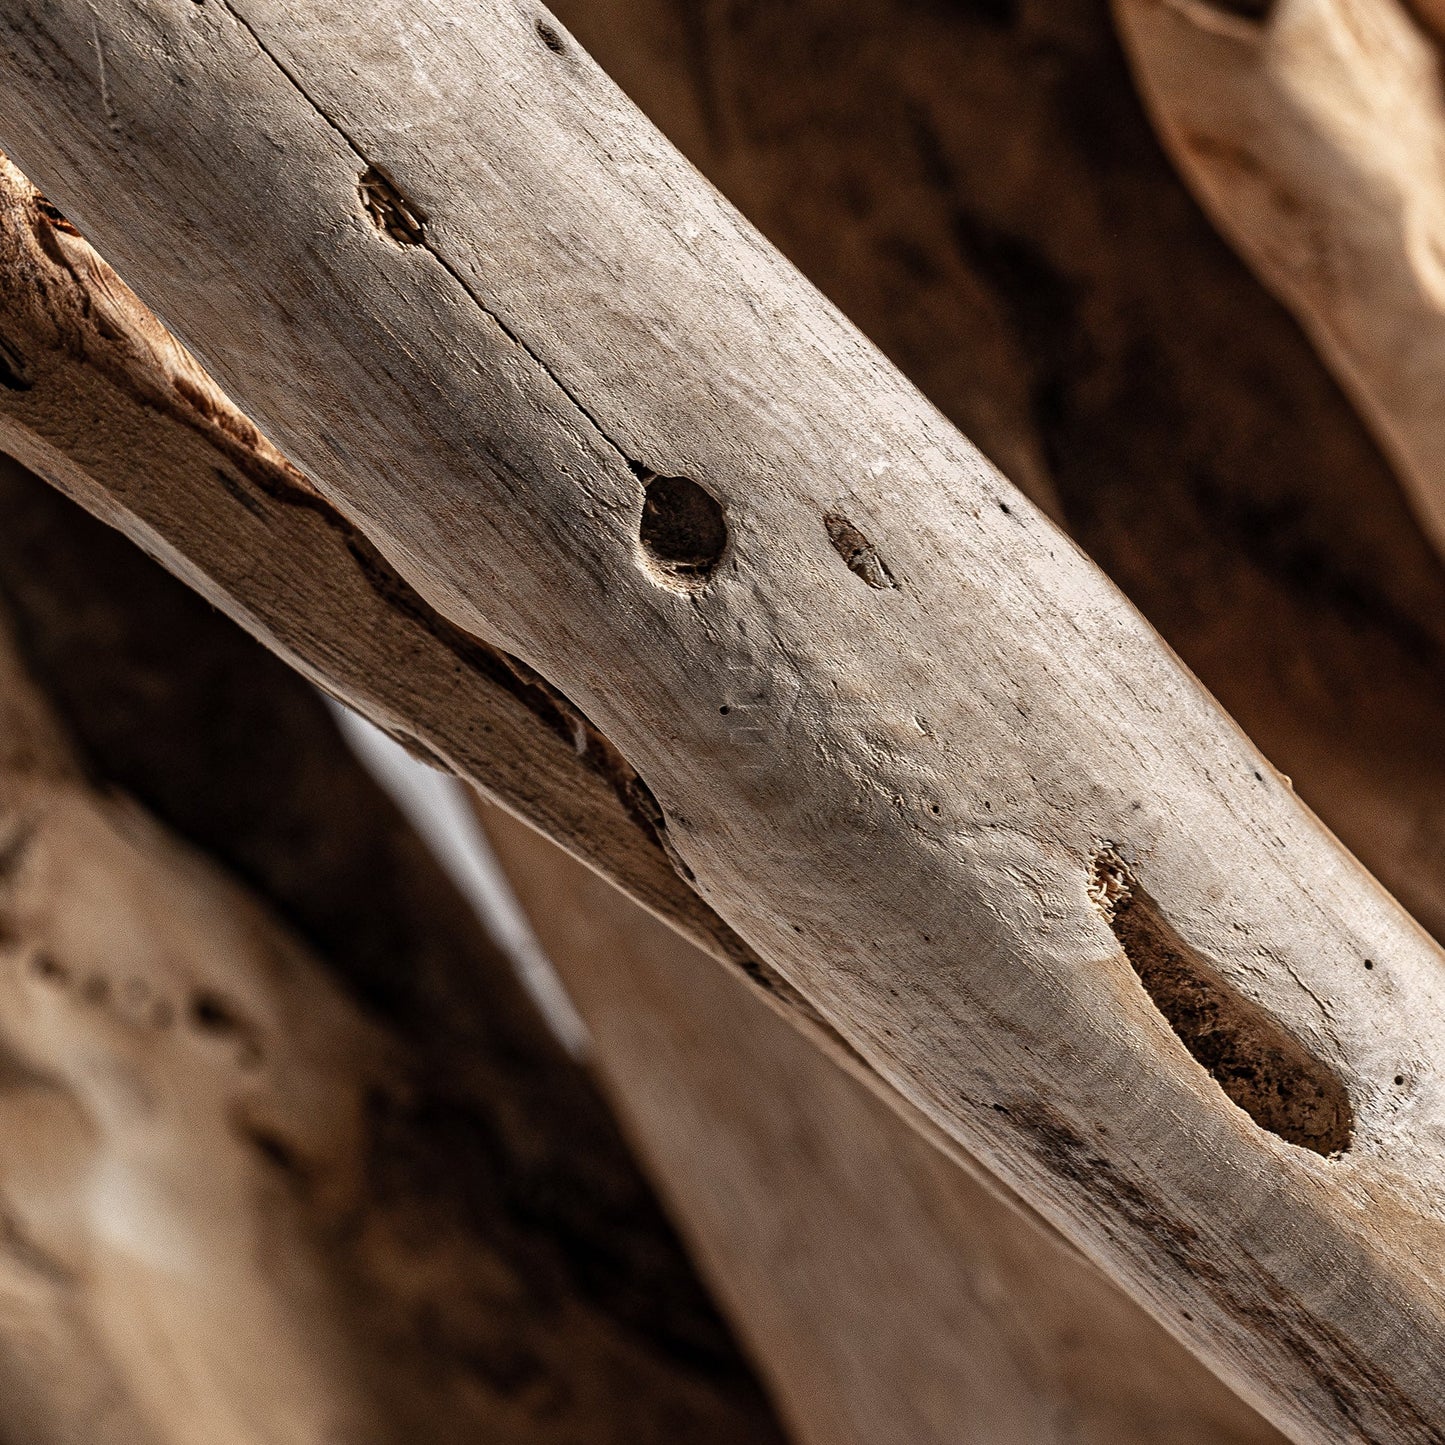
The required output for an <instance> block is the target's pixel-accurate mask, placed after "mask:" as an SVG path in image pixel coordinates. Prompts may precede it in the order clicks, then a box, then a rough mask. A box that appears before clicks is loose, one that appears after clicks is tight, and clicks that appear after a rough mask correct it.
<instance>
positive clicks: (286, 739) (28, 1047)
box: [0, 462, 778, 1445]
mask: <svg viewBox="0 0 1445 1445" xmlns="http://www.w3.org/2000/svg"><path fill="white" fill-rule="evenodd" d="M0 616H3V619H4V636H3V650H0V829H3V839H4V848H3V860H4V866H3V870H0V925H3V926H0V935H3V937H0V962H3V972H4V989H3V998H0V1041H3V1042H0V1059H3V1064H4V1088H3V1092H0V1161H3V1162H0V1221H3V1224H0V1380H3V1384H4V1391H3V1399H0V1438H4V1439H6V1440H16V1441H20V1440H24V1441H30V1442H35V1445H72V1442H74V1445H79V1442H87V1445H88V1442H104V1445H193V1442H196V1441H207V1442H216V1445H222V1442H236V1445H243V1442H244V1445H254V1442H258V1441H267V1442H275V1445H290V1442H295V1445H311V1442H316V1441H319V1440H323V1439H339V1438H345V1439H347V1440H351V1441H357V1442H363V1441H365V1442H401V1441H406V1440H416V1439H425V1440H429V1441H438V1442H440V1441H450V1440H458V1441H460V1440H464V1439H475V1438H487V1439H496V1440H507V1441H517V1442H523V1441H527V1442H538V1445H541V1442H557V1445H561V1442H580V1441H594V1440H610V1441H617V1442H623V1441H626V1442H633V1441H638V1440H649V1441H658V1442H662V1441H673V1440H676V1439H678V1438H679V1437H685V1438H688V1439H695V1438H696V1439H704V1440H710V1441H718V1442H723V1441H727V1442H738V1445H741V1442H744V1441H746V1442H748V1445H751V1442H753V1441H755V1440H759V1439H764V1440H767V1439H776V1438H778V1436H777V1433H776V1431H775V1428H774V1427H773V1426H772V1425H771V1422H770V1420H769V1417H768V1413H767V1409H766V1406H765V1405H764V1403H763V1401H762V1399H761V1397H760V1396H759V1394H758V1392H757V1391H756V1388H755V1387H754V1386H753V1385H752V1384H751V1382H750V1381H749V1379H748V1377H747V1374H746V1372H745V1370H744V1369H743V1367H742V1366H741V1364H740V1362H739V1361H738V1359H737V1357H736V1355H735V1354H734V1353H733V1352H732V1350H731V1348H730V1346H729V1344H728V1341H727V1338H726V1335H725V1333H724V1332H723V1330H722V1329H721V1327H720V1325H719V1322H718V1321H717V1319H716V1317H715V1316H714V1315H713V1314H712V1313H711V1311H710V1309H709V1308H708V1306H707V1304H706V1301H705V1299H704V1297H703V1295H702V1294H701V1292H700V1291H699V1289H698V1287H697V1285H696V1283H695V1281H694V1280H693V1279H692V1277H691V1276H690V1274H689V1271H688V1268H687V1266H686V1264H685V1262H684V1260H683V1258H682V1256H681V1254H680V1251H679V1250H678V1248H677V1245H676V1241H675V1239H674V1238H673V1236H672V1235H671V1234H670V1232H669V1230H668V1228H667V1226H666V1225H665V1224H664V1223H663V1220H662V1218H661V1216H660V1215H659V1213H658V1212H657V1210H656V1207H655V1205H654V1204H653V1202H652V1200H651V1198H650V1197H649V1195H648V1193H647V1190H646V1188H645V1186H644V1185H643V1183H642V1181H641V1179H640V1178H639V1176H638V1175H637V1173H636V1172H635V1170H634V1168H633V1166H632V1165H631V1163H630V1161H629V1159H628V1157H627V1154H626V1152H625V1150H624V1149H623V1147H622V1145H621V1142H620V1140H619V1138H618V1136H617V1134H616V1132H615V1131H614V1130H613V1129H612V1127H611V1125H610V1121H609V1119H608V1117H607V1114H606V1111H605V1109H604V1108H603V1106H602V1105H601V1103H600V1101H599V1100H598V1098H597V1097H596V1095H595V1094H594V1093H593V1092H592V1090H591V1088H590V1087H589V1085H588V1082H587V1080H586V1078H585V1077H584V1076H583V1075H582V1073H581V1072H580V1071H579V1070H578V1069H577V1067H576V1066H575V1065H574V1064H572V1063H571V1062H570V1061H569V1060H568V1059H567V1058H566V1057H565V1056H563V1055H562V1054H561V1053H560V1051H559V1050H558V1049H557V1047H556V1045H555V1044H554V1043H553V1042H552V1041H551V1040H550V1038H549V1036H548V1034H547V1031H546V1030H545V1028H544V1027H543V1026H542V1023H541V1021H540V1020H539V1019H538V1018H537V1017H536V1015H535V1013H534V1012H533V1010H532V1008H531V1006H530V1004H529V1003H528V1001H527V999H526V998H525V996H524V995H523V994H522V993H521V991H520V989H519V988H518V985H517V982H516V980H515V979H514V978H513V977H512V976H511V974H510V971H509V969H508V968H507V966H506V964H505V963H504V962H503V960H502V959H501V958H500V957H499V956H498V955H497V954H496V952H495V951H494V950H493V949H492V948H491V946H490V945H489V944H488V943H487V941H486V939H485V938H484V936H483V935H482V934H481V933H480V932H479V930H478V927H477V925H476V923H475V921H474V920H472V919H471V918H470V916H469V914H468V912H467V910H466V908H465V906H464V905H463V904H462V903H461V901H460V899H458V898H457V897H456V895H455V894H454V893H452V891H451V890H450V888H449V886H448V885H447V884H446V883H445V881H444V880H443V879H442V877H441V876H440V874H439V873H438V871H437V870H436V868H435V865H433V864H432V863H430V861H429V860H428V859H427V857H426V855H425V854H424V853H423V852H422V850H421V849H420V848H419V846H418V845H417V842H416V840H415V838H414V837H413V836H412V835H410V834H409V833H408V832H407V830H406V829H405V828H404V827H403V826H402V825H401V823H400V820H399V818H398V817H397V816H396V814H395V812H394V810H392V809H391V808H390V807H389V805H388V804H387V803H386V801H385V799H384V798H383V797H382V796H381V795H380V794H379V793H378V792H377V791H376V789H375V788H374V786H373V785H371V784H370V783H369V782H368V780H367V779H366V778H365V777H364V775H362V774H361V773H360V771H359V769H358V768H357V766H356V764H355V763H354V762H353V761H352V760H351V759H350V758H349V756H348V754H347V752H346V750H345V748H344V746H343V745H342V744H341V742H340V740H339V739H338V738H337V737H336V735H335V733H334V730H333V728H332V727H331V725H330V723H329V720H328V718H327V717H326V715H325V711H324V709H323V708H322V707H321V706H320V705H319V702H318V700H317V699H316V698H315V696H314V695H313V694H311V693H310V690H309V689H307V688H306V687H305V686H304V685H303V684H301V683H300V681H299V679H296V678H294V677H293V676H291V675H289V674H288V673H287V672H286V671H285V669H283V668H281V667H279V665H277V664H276V663H275V662H274V661H273V660H272V659H270V658H269V657H267V656H266V655H265V654H264V653H263V652H261V650H260V649H259V648H257V647H256V646H255V644H254V643H252V642H250V641H249V640H248V639H246V638H244V637H242V636H241V635H240V634H238V633H236V632H235V630H234V629H232V628H231V627H230V626H229V624H227V623H226V622H224V620H222V619H220V618H218V617H217V616H216V615H215V614H214V613H212V612H210V610H209V609H207V608H206V607H205V606H204V605H202V604H200V603H199V601H198V599H195V598H194V597H192V596H190V595H188V594H187V593H186V591H185V589H184V588H181V587H180V586H179V584H177V583H175V582H174V581H173V580H172V579H170V578H168V577H166V576H165V575H164V574H163V573H161V572H160V570H159V569H158V568H156V567H155V566H154V564H152V563H150V562H148V561H146V560H145V559H144V558H142V557H141V556H140V554H139V553H138V552H136V551H135V550H134V549H133V548H132V547H130V546H129V544H127V543H125V542H124V541H123V539H121V538H119V537H116V536H115V535H114V534H113V533H110V532H109V531H108V530H107V529H105V528H102V527H100V526H99V525H98V524H97V523H95V522H94V521H92V520H91V519H90V518H88V517H86V516H84V515H83V514H82V513H80V512H79V511H78V509H76V508H74V507H73V506H71V504H69V503H68V502H65V501H64V500H63V499H62V498H60V497H58V496H57V495H56V494H55V493H54V492H52V491H51V490H50V489H49V488H47V487H45V486H43V484H41V483H40V482H39V481H38V480H37V479H35V478H33V477H28V476H26V475H24V474H23V473H21V472H20V470H19V469H18V468H17V467H15V466H14V465H13V464H12V463H8V462H6V463H3V464H0ZM62 717H63V718H64V721H63V722H62ZM138 799H144V800H145V806H142V804H141V802H139V801H137V800H138ZM162 817H164V818H165V820H166V821H165V822H162V821H160V819H161V818H162ZM178 830H179V831H178ZM181 832H183V833H184V834H186V835H187V836H188V837H189V838H190V840H191V841H189V842H187V841H183V839H182V837H181ZM243 880H245V881H243ZM303 939H304V941H303Z"/></svg>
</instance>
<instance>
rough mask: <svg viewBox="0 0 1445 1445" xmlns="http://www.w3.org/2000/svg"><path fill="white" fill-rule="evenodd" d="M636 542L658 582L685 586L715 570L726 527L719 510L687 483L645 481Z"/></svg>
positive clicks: (700, 490)
mask: <svg viewBox="0 0 1445 1445" xmlns="http://www.w3.org/2000/svg"><path fill="white" fill-rule="evenodd" d="M638 536H639V539H640V540H641V542H642V550H643V552H644V553H645V554H646V556H647V559H648V561H649V562H650V563H651V565H652V570H653V571H654V572H655V573H657V574H659V576H660V580H662V581H665V582H670V583H672V584H674V585H676V584H678V583H681V584H682V585H684V586H690V585H696V584H697V583H700V582H704V581H706V580H707V579H708V578H709V577H710V576H712V574H713V572H714V571H716V570H717V565H718V563H719V562H721V561H722V558H723V553H724V552H725V551H726V550H727V543H728V525H727V520H726V519H725V518H724V516H723V509H722V504H721V503H720V502H719V501H718V500H717V498H716V497H714V496H713V495H712V493H711V492H709V491H707V490H706V489H705V488H703V487H700V486H698V484H697V483H696V482H694V481H692V480H691V479H690V478H688V477H659V476H650V477H648V478H647V483H646V491H645V492H644V494H643V499H642V525H641V528H640V529H639V533H638Z"/></svg>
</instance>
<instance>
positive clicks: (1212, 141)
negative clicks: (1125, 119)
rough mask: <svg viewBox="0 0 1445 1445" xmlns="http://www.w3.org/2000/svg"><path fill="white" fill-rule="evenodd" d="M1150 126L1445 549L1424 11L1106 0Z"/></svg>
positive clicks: (1435, 95)
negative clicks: (1297, 329) (1305, 339)
mask: <svg viewBox="0 0 1445 1445" xmlns="http://www.w3.org/2000/svg"><path fill="white" fill-rule="evenodd" d="M1116 10H1117V14H1118V17H1119V25H1120V30H1121V33H1122V34H1123V36H1124V38H1125V40H1126V42H1127V44H1128V47H1129V52H1130V56H1131V59H1132V61H1133V64H1134V69H1135V73H1136V74H1137V75H1138V77H1139V82H1140V86H1141V89H1142V90H1143V93H1144V95H1145V96H1146V98H1147V100H1148V102H1149V106H1150V109H1151V112H1152V114H1153V115H1154V117H1155V119H1156V121H1157V122H1158V125H1159V129H1160V134H1161V135H1162V137H1163V138H1164V140H1165V142H1166V143H1167V144H1168V146H1169V149H1170V152H1171V154H1172V155H1173V156H1174V157H1175V159H1176V160H1177V161H1178V163H1179V167H1180V170H1181V172H1182V173H1183V174H1184V176H1185V177H1186V178H1187V179H1188V180H1189V182H1190V184H1191V185H1192V186H1193V187H1194V189H1195V191H1196V193H1197V194H1198V195H1199V197H1200V200H1201V201H1202V203H1203V204H1204V205H1205V207H1206V208H1207V209H1208V211H1209V213H1210V215H1211V216H1212V217H1213V218H1214V220H1215V222H1216V223H1217V224H1218V225H1219V227H1220V229H1221V230H1222V231H1223V232H1224V234H1225V235H1226V236H1228V237H1229V239H1230V240H1231V242H1233V244H1234V245H1235V246H1237V247H1238V248H1239V250H1240V252H1241V254H1242V255H1243V256H1244V257H1245V258H1246V259H1247V260H1248V261H1249V262H1250V264H1251V265H1252V266H1253V267H1254V268H1255V270H1256V271H1257V272H1258V273H1259V275H1260V277H1261V278H1262V279H1263V280H1264V282H1265V283H1266V284H1267V285H1268V286H1269V287H1270V288H1271V289H1272V290H1273V291H1274V292H1275V293H1276V294H1277V295H1278V296H1279V297H1280V299H1281V300H1282V301H1284V303H1285V304H1286V305H1287V306H1289V307H1290V309H1291V310H1292V311H1293V312H1294V313H1295V315H1296V316H1298V317H1299V319H1300V322H1301V324H1302V325H1303V326H1304V327H1305V329H1306V330H1307V331H1308V332H1309V334H1310V336H1311V337H1312V338H1313V340H1314V342H1315V344H1316V345H1317V346H1318V347H1319V349H1320V351H1321V353H1322V355H1323V356H1325V358H1326V359H1327V360H1328V362H1329V364H1330V366H1331V367H1332V368H1333V370H1334V371H1335V373H1336V375H1337V376H1338V377H1339V378H1340V381H1341V383H1342V384H1343V385H1344V386H1345V388H1346V389H1347V390H1348V391H1349V393H1350V395H1351V396H1352V397H1353V398H1354V400H1355V402H1356V404H1357V405H1358V406H1359V408H1360V411H1361V413H1362V414H1363V415H1364V416H1365V417H1366V418H1367V419H1368V421H1369V423H1370V425H1371V427H1372V428H1373V429H1374V432H1375V434H1376V436H1377V437H1378V438H1379V442H1380V445H1381V447H1382V448H1383V449H1384V450H1385V452H1386V453H1387V455H1388V456H1389V457H1390V459H1391V461H1392V462H1393V464H1394V466H1395V468H1396V470H1397V472H1398V474H1399V476H1400V478H1401V480H1402V481H1403V482H1404V483H1405V485H1406V486H1407V487H1408V488H1409V491H1410V495H1411V498H1412V500H1413V501H1414V504H1415V507H1416V509H1417V511H1418V513H1419V516H1420V519H1421V522H1422V524H1423V525H1424V526H1425V528H1426V529H1427V531H1428V532H1429V533H1430V534H1431V536H1432V538H1433V539H1434V541H1435V544H1436V546H1437V547H1442V546H1445V474H1442V465H1441V455H1442V452H1445V408H1442V407H1441V405H1440V378H1441V377H1442V376H1445V190H1442V187H1441V183H1440V158H1441V156H1442V155H1445V91H1442V87H1441V73H1440V50H1439V47H1438V44H1437V43H1436V40H1437V37H1436V35H1435V34H1434V33H1433V32H1432V31H1430V30H1428V29H1426V28H1423V27H1422V26H1421V25H1420V24H1419V23H1418V21H1419V20H1424V21H1425V22H1426V23H1427V24H1429V23H1431V22H1432V16H1433V18H1434V21H1436V22H1438V19H1439V10H1438V7H1432V6H1431V5H1429V4H1425V5H1420V6H1417V7H1411V6H1407V5H1405V4H1403V3H1400V0H1281V3H1277V4H1275V5H1273V6H1271V7H1269V9H1268V12H1267V14H1263V15H1261V16H1260V17H1258V18H1250V17H1247V16H1240V15H1235V14H1230V13H1227V12H1224V11H1221V9H1220V8H1219V7H1217V6H1214V5H1211V4H1209V3H1208V0H1166V3H1154V0H1117V4H1116Z"/></svg>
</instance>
